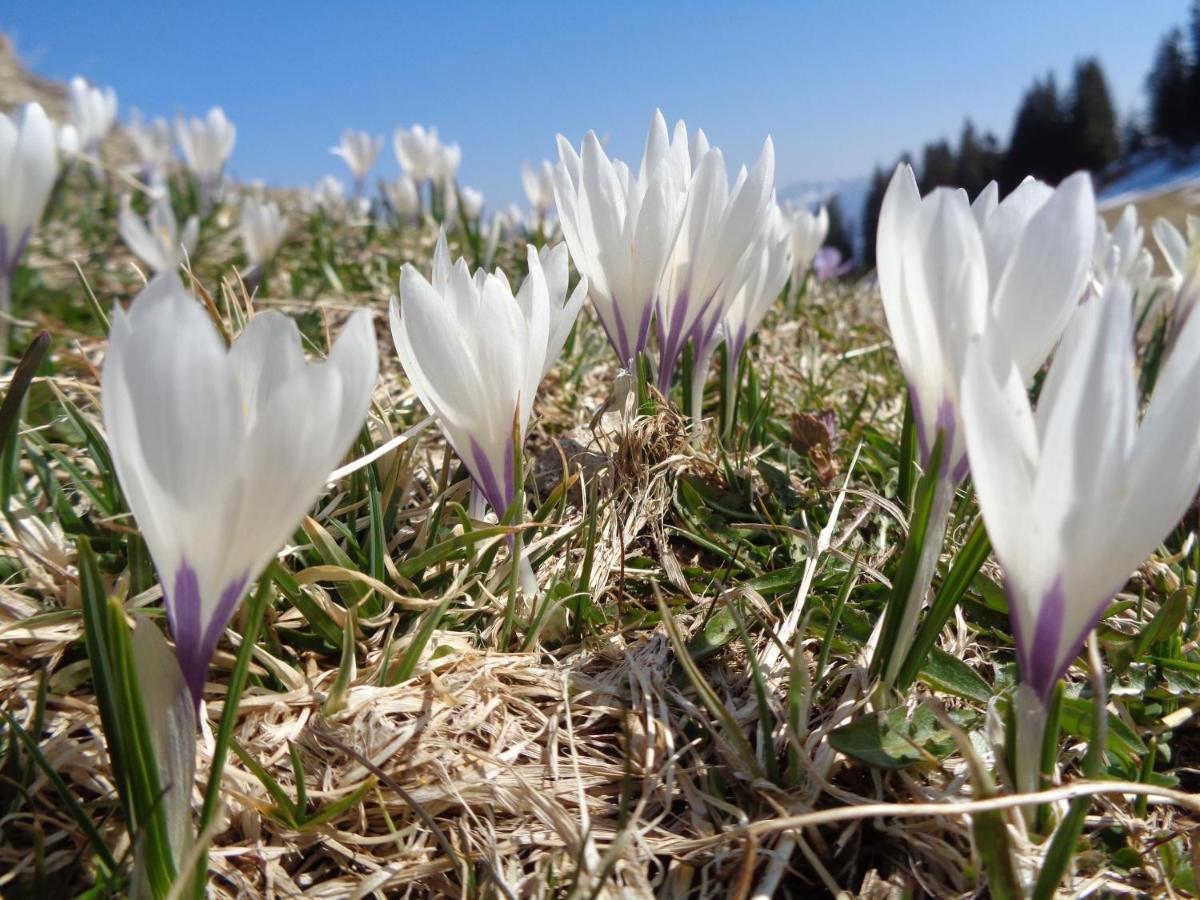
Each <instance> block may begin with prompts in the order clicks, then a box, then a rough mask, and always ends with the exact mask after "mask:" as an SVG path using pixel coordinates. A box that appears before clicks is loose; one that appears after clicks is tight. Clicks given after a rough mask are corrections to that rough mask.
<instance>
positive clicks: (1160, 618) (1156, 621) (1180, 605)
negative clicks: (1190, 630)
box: [1110, 588, 1191, 675]
mask: <svg viewBox="0 0 1200 900" xmlns="http://www.w3.org/2000/svg"><path fill="white" fill-rule="evenodd" d="M1190 599H1191V598H1190V596H1189V594H1188V590H1187V588H1180V589H1179V590H1177V591H1175V592H1174V593H1172V594H1171V596H1170V597H1168V598H1167V599H1166V600H1165V601H1164V602H1163V604H1162V605H1161V606H1159V608H1158V612H1156V613H1155V614H1154V617H1153V618H1152V619H1151V620H1150V621H1149V622H1147V623H1146V625H1145V626H1144V627H1143V628H1142V630H1141V631H1140V632H1138V635H1137V637H1135V638H1134V639H1133V640H1131V641H1130V642H1129V643H1127V644H1125V645H1124V646H1122V647H1120V648H1119V649H1118V650H1117V651H1116V652H1115V653H1113V654H1112V655H1111V657H1110V663H1111V665H1112V668H1113V674H1115V675H1119V674H1121V673H1122V672H1124V671H1125V670H1126V669H1128V668H1129V666H1130V665H1131V664H1132V663H1135V662H1138V661H1139V660H1141V658H1142V657H1143V656H1144V655H1145V654H1146V653H1147V652H1149V650H1150V648H1151V647H1153V646H1154V645H1155V644H1157V643H1158V642H1159V641H1161V640H1163V639H1164V638H1166V637H1169V636H1170V635H1172V634H1174V633H1175V632H1176V631H1178V630H1179V626H1180V625H1181V624H1183V617H1184V616H1186V615H1187V611H1188V602H1189V601H1190Z"/></svg>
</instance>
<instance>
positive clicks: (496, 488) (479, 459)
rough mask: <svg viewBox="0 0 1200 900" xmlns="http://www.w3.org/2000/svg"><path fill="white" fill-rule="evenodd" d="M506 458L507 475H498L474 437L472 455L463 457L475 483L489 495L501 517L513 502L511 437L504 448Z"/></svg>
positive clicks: (472, 439)
mask: <svg viewBox="0 0 1200 900" xmlns="http://www.w3.org/2000/svg"><path fill="white" fill-rule="evenodd" d="M504 460H505V463H506V464H507V468H508V472H507V473H506V474H505V475H502V476H497V474H496V471H495V469H494V468H493V467H492V463H491V460H490V459H488V455H487V454H486V453H485V452H484V451H483V448H482V447H480V446H479V444H478V443H477V442H476V440H475V439H474V438H471V452H470V455H469V456H464V457H463V462H465V463H466V464H467V468H468V469H470V470H471V477H472V478H474V479H475V483H476V484H477V485H479V489H480V490H481V491H483V496H485V497H487V501H488V504H489V505H490V506H491V507H492V509H493V510H495V512H496V515H497V516H501V517H502V516H503V515H504V513H505V512H506V511H507V510H508V507H509V505H510V504H511V503H512V498H513V493H514V492H513V481H512V460H513V445H512V439H511V438H510V439H509V441H508V444H507V446H506V447H505V448H504Z"/></svg>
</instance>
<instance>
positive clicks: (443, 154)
mask: <svg viewBox="0 0 1200 900" xmlns="http://www.w3.org/2000/svg"><path fill="white" fill-rule="evenodd" d="M461 163H462V148H461V147H459V146H458V144H441V145H439V146H438V148H437V154H436V158H435V163H434V171H433V175H432V176H431V177H432V178H433V180H434V181H435V182H437V183H438V184H440V185H443V186H446V185H451V184H453V183H454V179H455V178H457V177H458V167H459V165H461Z"/></svg>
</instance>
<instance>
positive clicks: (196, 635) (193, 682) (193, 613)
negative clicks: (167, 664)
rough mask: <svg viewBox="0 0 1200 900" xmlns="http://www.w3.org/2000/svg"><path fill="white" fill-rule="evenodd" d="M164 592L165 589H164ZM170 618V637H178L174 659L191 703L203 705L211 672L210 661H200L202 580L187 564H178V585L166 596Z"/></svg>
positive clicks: (176, 578)
mask: <svg viewBox="0 0 1200 900" xmlns="http://www.w3.org/2000/svg"><path fill="white" fill-rule="evenodd" d="M163 589H164V591H165V590H166V586H165V585H164V587H163ZM164 599H165V601H166V606H167V617H168V618H169V619H170V620H171V634H172V635H174V636H175V655H176V656H177V657H178V658H179V668H180V669H181V670H182V672H183V677H184V680H185V681H187V684H188V688H190V689H191V692H192V699H193V700H194V701H195V703H196V705H197V706H199V705H200V695H201V694H202V693H203V691H204V676H205V674H207V672H208V659H207V658H204V659H201V658H199V657H200V652H199V651H200V644H201V639H202V637H203V635H202V634H201V630H200V579H199V578H198V577H197V576H196V570H195V569H193V568H192V567H191V566H189V565H188V563H187V560H183V561H181V562H180V563H179V568H178V569H177V570H176V572H175V583H174V586H173V587H172V589H171V590H170V591H167V593H166V596H165V598H164Z"/></svg>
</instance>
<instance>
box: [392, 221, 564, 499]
mask: <svg viewBox="0 0 1200 900" xmlns="http://www.w3.org/2000/svg"><path fill="white" fill-rule="evenodd" d="M528 251H529V275H528V276H527V277H526V279H525V281H524V282H523V283H522V284H521V287H520V290H518V291H517V293H516V294H515V295H514V294H513V292H512V288H511V287H510V286H509V283H508V281H507V279H506V278H505V277H504V275H503V273H501V272H500V271H499V270H497V271H496V272H495V273H488V272H485V271H484V270H483V269H480V270H478V271H477V272H476V273H475V275H474V276H472V275H471V273H470V271H469V269H468V268H467V263H466V261H465V260H463V259H461V258H460V259H459V260H458V261H457V262H456V263H454V264H453V265H451V262H450V251H449V249H448V248H447V246H446V239H445V234H444V233H443V234H442V235H441V236H440V237H439V238H438V243H437V248H436V249H435V250H434V255H433V273H432V280H426V278H425V276H423V275H422V274H420V273H419V272H418V271H417V270H416V269H415V268H413V267H412V266H411V265H405V266H404V270H403V273H402V274H401V276H400V297H399V299H397V298H395V297H393V298H392V306H391V323H392V338H393V339H394V340H395V342H396V351H397V353H398V354H399V356H400V364H401V365H402V366H403V367H404V372H405V374H406V375H407V376H408V380H409V381H410V382H412V386H413V389H414V390H415V391H416V393H417V396H418V397H419V398H420V399H421V402H422V403H423V404H424V406H425V408H426V409H427V410H429V412H430V413H432V414H433V415H434V416H435V417H436V419H437V422H438V425H439V426H440V427H441V429H442V432H443V433H444V434H445V435H446V439H447V440H448V441H449V442H450V445H451V446H452V447H453V448H454V451H455V452H456V453H457V454H458V456H459V458H461V459H462V461H463V464H464V465H465V466H466V467H467V470H468V471H469V472H470V473H471V478H472V480H473V482H474V485H475V487H476V489H477V491H476V493H475V495H474V496H473V497H472V513H473V514H474V515H476V516H479V515H481V514H482V504H481V503H480V502H479V500H480V499H481V498H482V499H486V501H487V502H488V504H489V505H490V506H491V507H492V509H493V510H494V511H495V512H496V514H497V515H499V516H503V515H504V513H505V511H506V510H507V509H508V507H509V505H510V504H511V503H512V502H513V498H514V497H515V496H516V486H515V485H514V484H513V458H514V457H513V454H514V453H515V452H516V449H517V448H516V447H514V444H513V431H514V427H515V428H516V430H517V432H518V440H519V441H521V442H522V443H523V442H524V438H525V431H526V428H527V427H528V425H529V417H530V413H531V412H532V410H533V398H534V395H535V394H536V393H537V387H538V383H539V382H540V381H541V380H542V372H543V371H544V369H545V364H546V353H547V348H548V347H549V342H550V315H551V313H550V296H549V293H548V289H547V284H546V277H545V275H544V274H543V272H542V266H541V260H540V258H539V257H538V254H537V250H536V249H535V248H534V247H533V246H532V245H530V246H529V248H528Z"/></svg>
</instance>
